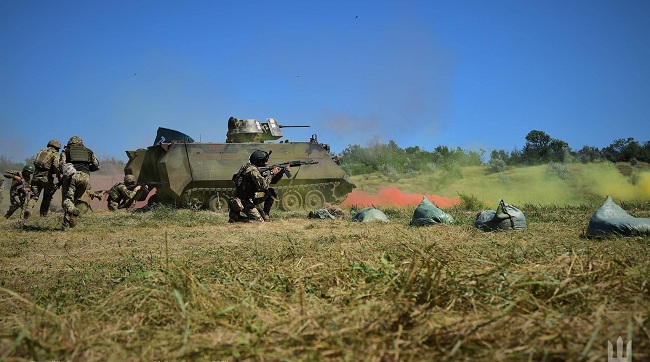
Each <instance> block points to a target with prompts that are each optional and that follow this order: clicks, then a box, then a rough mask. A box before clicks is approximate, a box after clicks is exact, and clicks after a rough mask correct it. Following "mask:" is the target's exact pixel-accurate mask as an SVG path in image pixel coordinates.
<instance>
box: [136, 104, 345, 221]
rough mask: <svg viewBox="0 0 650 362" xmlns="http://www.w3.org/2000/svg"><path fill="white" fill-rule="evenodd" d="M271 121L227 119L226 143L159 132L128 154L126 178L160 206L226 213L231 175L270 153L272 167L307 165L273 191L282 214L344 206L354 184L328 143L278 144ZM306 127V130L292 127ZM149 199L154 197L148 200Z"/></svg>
mask: <svg viewBox="0 0 650 362" xmlns="http://www.w3.org/2000/svg"><path fill="white" fill-rule="evenodd" d="M285 127H291V126H280V125H279V124H277V122H276V121H275V120H274V119H273V118H268V119H267V122H266V123H264V122H260V121H258V120H255V119H237V118H234V117H231V118H230V119H229V120H228V133H227V136H226V137H227V139H226V142H225V143H203V142H194V140H193V139H192V138H191V137H189V136H187V135H185V134H183V133H181V132H178V131H173V130H169V129H166V128H159V129H158V135H157V136H156V141H155V142H154V145H153V146H149V147H147V148H146V149H143V148H141V149H138V150H135V151H126V154H127V156H128V157H129V161H128V163H127V164H126V167H125V168H124V173H125V174H131V175H134V176H135V177H136V178H137V180H138V183H140V184H147V185H149V186H150V187H151V188H153V187H155V189H156V194H155V195H154V196H152V198H153V199H154V200H156V201H157V202H162V203H168V204H174V205H177V206H180V207H187V208H192V209H203V208H208V209H210V210H213V211H218V210H226V209H227V208H228V200H229V198H230V197H232V196H233V195H234V193H235V185H234V183H233V181H232V176H233V174H234V173H236V172H237V171H238V170H239V168H240V167H241V165H243V164H244V163H246V162H247V160H248V158H249V156H250V154H251V153H252V152H254V151H255V150H258V149H261V150H264V151H267V152H269V151H272V158H271V162H270V163H272V164H275V163H282V162H292V161H302V162H303V163H308V164H305V165H303V166H300V167H294V168H292V169H291V178H286V177H285V178H283V179H282V180H281V181H279V182H278V183H277V184H275V185H274V186H273V187H274V188H275V190H276V191H277V192H278V196H279V202H277V203H276V205H278V207H279V208H280V209H283V210H298V209H302V208H306V209H317V208H321V207H323V206H325V205H326V204H338V203H341V202H343V200H345V198H346V197H347V195H348V194H349V193H350V192H351V191H352V189H354V188H355V187H356V186H355V185H354V183H352V181H351V180H350V179H349V177H348V176H347V175H346V174H345V172H344V171H343V169H341V167H340V166H339V165H338V163H337V162H335V161H334V160H333V158H332V155H331V154H330V152H329V151H330V148H329V146H328V145H327V144H322V143H318V138H317V137H316V135H312V136H311V138H310V140H309V141H308V142H289V141H288V140H285V141H278V142H270V141H276V140H278V139H280V138H282V137H283V134H282V131H281V128H285ZM293 127H308V126H293ZM150 200H151V198H150Z"/></svg>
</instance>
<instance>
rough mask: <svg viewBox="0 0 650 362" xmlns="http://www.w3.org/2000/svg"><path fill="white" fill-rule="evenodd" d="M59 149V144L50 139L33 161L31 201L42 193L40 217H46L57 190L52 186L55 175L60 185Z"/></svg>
mask: <svg viewBox="0 0 650 362" xmlns="http://www.w3.org/2000/svg"><path fill="white" fill-rule="evenodd" d="M60 149H61V142H59V140H55V139H52V140H50V142H48V143H47V148H44V149H42V150H40V151H38V153H37V154H36V159H35V160H34V166H36V172H35V173H34V182H33V186H34V193H33V194H32V201H33V202H37V201H38V198H39V196H40V195H41V192H43V201H41V208H40V214H41V216H47V213H48V211H49V210H50V204H51V202H52V197H53V196H54V192H56V189H57V188H56V187H55V184H54V176H55V175H56V177H57V180H58V183H59V185H60V183H61V171H60V170H59V158H60V155H59V150H60Z"/></svg>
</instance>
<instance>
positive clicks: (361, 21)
mask: <svg viewBox="0 0 650 362" xmlns="http://www.w3.org/2000/svg"><path fill="white" fill-rule="evenodd" d="M649 19H650V1H647V0H626V1H620V0H585V1H577V0H576V1H566V0H544V1H539V0H535V1H532V0H512V1H511V0H476V1H471V0H458V1H437V0H422V1H408V0H405V1H386V0H372V1H370V0H369V1H355V0H346V1H344V0H302V1H290V0H275V1H273V0H265V1H242V0H238V1H231V0H209V1H193V0H187V1H180V0H179V1H166V0H155V1H139V0H129V1H124V0H111V1H104V0H93V1H86V0H84V1H69V0H57V1H50V0H47V1H36V0H3V1H0V155H3V156H5V157H8V158H9V159H11V160H14V161H23V160H25V159H26V158H27V157H31V156H35V155H36V153H37V152H38V150H40V149H42V148H44V147H45V145H46V144H47V142H48V141H49V140H50V139H52V138H56V139H59V140H60V141H61V142H62V143H63V144H65V143H67V141H68V139H69V138H70V137H71V136H74V135H77V136H80V137H81V138H82V139H83V140H84V143H85V145H86V146H88V147H89V148H91V149H92V150H93V151H94V152H95V154H97V156H98V157H99V158H100V159H101V158H108V157H113V158H117V159H121V160H124V161H126V160H127V156H126V153H125V151H126V150H135V149H138V148H145V147H147V146H150V145H151V144H152V143H153V141H154V138H155V136H156V131H157V129H158V127H165V128H171V129H175V130H178V131H181V132H184V133H186V134H188V135H189V136H191V137H192V138H194V139H195V140H197V141H202V142H224V141H225V138H226V131H227V120H228V118H229V117H231V116H233V117H237V118H255V119H259V120H262V121H265V120H266V118H269V117H272V118H275V119H276V120H277V121H278V123H279V124H282V125H309V126H311V127H310V128H288V129H283V131H284V134H285V139H287V140H289V141H305V142H306V141H308V140H309V137H310V136H311V135H312V134H317V135H318V140H319V142H322V143H327V144H330V146H331V149H332V151H333V152H335V153H340V152H342V151H343V150H344V149H345V148H346V147H348V146H350V145H361V146H367V145H370V144H371V143H374V142H381V143H387V142H389V141H394V142H395V143H396V144H397V145H398V146H399V147H401V148H406V147H411V146H419V147H420V148H422V149H425V150H433V149H434V148H435V147H436V146H438V145H443V146H448V147H451V148H456V147H461V148H463V149H465V150H479V149H481V148H482V149H485V150H487V151H488V152H489V151H490V150H493V149H496V150H501V149H503V150H506V151H511V150H513V149H521V148H522V147H523V146H524V145H525V143H526V141H525V137H526V135H527V134H528V133H529V132H530V131H532V130H541V131H543V132H546V133H547V134H548V135H549V136H551V137H552V138H556V139H559V140H563V141H565V142H567V143H568V144H569V146H570V147H571V148H572V149H573V150H579V149H580V148H582V147H583V146H585V145H588V146H594V147H598V148H603V147H606V146H608V145H610V144H611V143H612V142H613V141H615V140H617V139H621V138H628V137H633V138H634V139H635V140H637V141H639V142H641V143H642V142H645V141H648V140H650V122H649V120H650V41H649V40H648V39H649V38H650V20H649Z"/></svg>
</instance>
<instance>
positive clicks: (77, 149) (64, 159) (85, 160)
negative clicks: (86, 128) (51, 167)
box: [59, 136, 99, 177]
mask: <svg viewBox="0 0 650 362" xmlns="http://www.w3.org/2000/svg"><path fill="white" fill-rule="evenodd" d="M64 163H71V164H72V166H74V168H75V170H77V171H80V172H84V173H85V174H87V175H89V176H88V177H90V173H91V172H95V171H99V160H98V159H97V157H95V154H94V153H93V151H92V150H91V149H90V148H87V147H86V146H84V143H83V140H82V139H81V137H79V136H72V137H70V140H69V141H68V144H67V145H66V146H65V147H64V148H63V152H61V159H60V160H59V164H60V165H63V164H64Z"/></svg>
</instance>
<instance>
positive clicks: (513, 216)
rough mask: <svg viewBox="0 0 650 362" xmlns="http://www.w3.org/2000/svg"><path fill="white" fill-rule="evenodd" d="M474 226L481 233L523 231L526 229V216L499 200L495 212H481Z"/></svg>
mask: <svg viewBox="0 0 650 362" xmlns="http://www.w3.org/2000/svg"><path fill="white" fill-rule="evenodd" d="M474 225H475V226H476V227H477V228H479V229H481V230H483V231H499V230H523V229H525V228H526V216H524V213H523V212H522V211H521V210H519V209H518V208H516V207H514V206H512V205H509V204H507V203H505V202H504V201H503V200H499V206H498V207H497V209H496V211H495V210H483V211H481V212H480V213H479V214H478V215H477V216H476V222H475V223H474Z"/></svg>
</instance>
